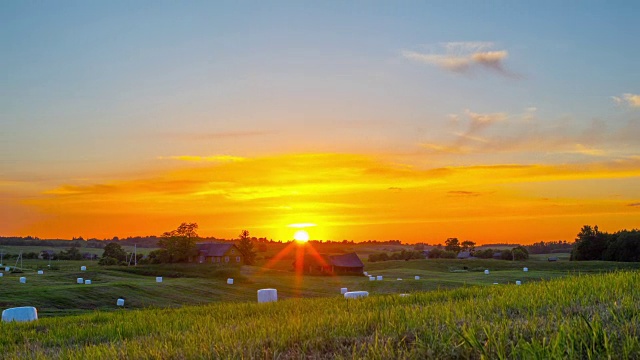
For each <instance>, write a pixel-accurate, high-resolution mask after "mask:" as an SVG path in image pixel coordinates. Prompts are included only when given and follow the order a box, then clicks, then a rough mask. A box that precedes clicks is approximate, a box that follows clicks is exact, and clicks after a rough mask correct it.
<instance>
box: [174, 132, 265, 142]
mask: <svg viewBox="0 0 640 360" xmlns="http://www.w3.org/2000/svg"><path fill="white" fill-rule="evenodd" d="M271 134H272V133H271V132H268V131H253V130H248V131H220V132H202V133H178V134H173V133H172V134H161V135H162V136H165V137H171V138H177V139H181V140H190V141H191V140H223V139H230V140H233V139H238V138H245V137H257V136H265V135H271Z"/></svg>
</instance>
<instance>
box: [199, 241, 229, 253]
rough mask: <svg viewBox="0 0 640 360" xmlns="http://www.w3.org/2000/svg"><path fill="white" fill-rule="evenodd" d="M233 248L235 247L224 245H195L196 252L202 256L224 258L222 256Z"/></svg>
mask: <svg viewBox="0 0 640 360" xmlns="http://www.w3.org/2000/svg"><path fill="white" fill-rule="evenodd" d="M233 246H235V245H234V244H225V243H204V244H196V247H197V248H198V252H199V253H200V255H202V256H224V254H225V253H226V252H227V251H229V249H230V248H231V247H233Z"/></svg>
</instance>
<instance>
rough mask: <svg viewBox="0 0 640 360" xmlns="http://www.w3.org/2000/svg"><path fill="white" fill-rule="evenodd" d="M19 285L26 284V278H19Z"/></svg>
mask: <svg viewBox="0 0 640 360" xmlns="http://www.w3.org/2000/svg"><path fill="white" fill-rule="evenodd" d="M20 283H21V284H26V283H27V278H26V277H24V276H22V277H20Z"/></svg>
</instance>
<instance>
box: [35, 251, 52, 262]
mask: <svg viewBox="0 0 640 360" xmlns="http://www.w3.org/2000/svg"><path fill="white" fill-rule="evenodd" d="M55 256H56V253H55V251H53V250H42V251H40V255H38V259H43V260H49V259H53V258H54V257H55Z"/></svg>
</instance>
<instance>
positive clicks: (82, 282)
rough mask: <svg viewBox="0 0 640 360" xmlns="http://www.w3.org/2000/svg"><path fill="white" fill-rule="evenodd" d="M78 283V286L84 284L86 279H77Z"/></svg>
mask: <svg viewBox="0 0 640 360" xmlns="http://www.w3.org/2000/svg"><path fill="white" fill-rule="evenodd" d="M76 283H78V284H84V279H83V278H77V279H76Z"/></svg>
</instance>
